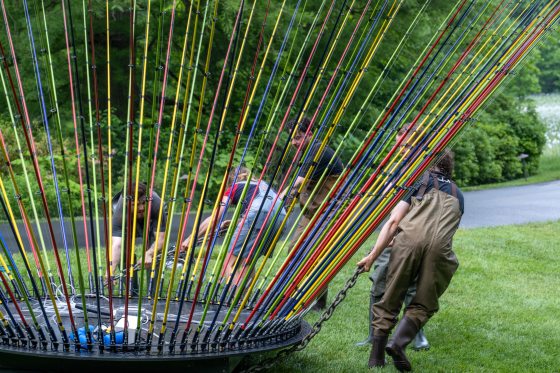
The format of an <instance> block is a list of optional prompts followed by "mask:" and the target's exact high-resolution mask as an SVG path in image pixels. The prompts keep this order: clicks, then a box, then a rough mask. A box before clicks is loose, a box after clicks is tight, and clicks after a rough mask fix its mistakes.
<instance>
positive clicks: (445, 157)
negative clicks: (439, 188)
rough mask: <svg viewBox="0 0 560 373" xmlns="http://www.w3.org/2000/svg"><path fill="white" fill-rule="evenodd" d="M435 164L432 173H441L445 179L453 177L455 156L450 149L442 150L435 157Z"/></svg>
mask: <svg viewBox="0 0 560 373" xmlns="http://www.w3.org/2000/svg"><path fill="white" fill-rule="evenodd" d="M435 158H436V162H435V163H434V165H433V166H432V169H433V170H434V171H439V172H441V173H442V174H443V175H444V176H445V177H446V178H448V179H451V177H452V176H453V167H454V166H455V155H454V154H453V151H451V150H450V149H447V148H445V149H443V150H442V151H441V152H439V154H437V155H436V157H435Z"/></svg>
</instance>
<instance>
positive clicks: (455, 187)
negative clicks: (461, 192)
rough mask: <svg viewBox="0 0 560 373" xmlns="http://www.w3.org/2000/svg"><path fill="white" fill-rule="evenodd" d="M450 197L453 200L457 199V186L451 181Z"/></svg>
mask: <svg viewBox="0 0 560 373" xmlns="http://www.w3.org/2000/svg"><path fill="white" fill-rule="evenodd" d="M451 195H452V196H453V197H455V198H458V197H457V185H456V184H455V183H454V182H453V181H451Z"/></svg>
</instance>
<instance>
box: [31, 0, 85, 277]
mask: <svg viewBox="0 0 560 373" xmlns="http://www.w3.org/2000/svg"><path fill="white" fill-rule="evenodd" d="M23 10H24V13H25V20H26V26H27V37H28V39H29V44H30V49H31V55H32V57H31V60H32V64H33V72H34V74H35V79H36V82H37V90H38V94H39V104H40V109H41V117H42V121H43V126H44V128H45V134H46V135H47V147H48V151H49V156H50V158H51V162H50V163H51V172H52V175H53V182H54V188H55V191H56V203H57V207H58V217H59V219H60V230H61V232H62V242H63V247H64V252H65V254H66V261H67V271H68V278H69V280H70V286H71V287H72V288H73V287H74V279H73V276H72V267H71V266H70V254H69V251H68V243H67V241H66V229H65V224H64V213H63V211H62V203H61V200H60V188H59V186H58V176H57V172H56V166H55V163H54V154H53V149H52V140H51V134H50V128H49V127H50V126H49V119H48V115H47V108H46V103H45V96H44V93H43V84H42V78H41V72H40V70H39V61H38V58H37V53H36V47H35V38H34V36H33V28H32V25H31V19H30V17H29V9H28V5H27V1H26V0H24V1H23Z"/></svg>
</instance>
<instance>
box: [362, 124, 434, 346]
mask: <svg viewBox="0 0 560 373" xmlns="http://www.w3.org/2000/svg"><path fill="white" fill-rule="evenodd" d="M415 130H416V126H415V125H414V124H413V123H406V124H404V125H403V126H402V127H401V128H400V129H399V130H398V131H397V135H396V137H395V141H396V143H397V144H399V143H400V144H399V147H400V149H399V151H403V150H404V149H405V148H407V147H409V145H408V142H409V140H410V138H411V137H412V135H413V134H414V132H415ZM405 136H406V137H405ZM392 187H393V185H390V186H389V187H387V191H386V193H387V192H388V191H389V190H391V188H392ZM392 246H393V243H392V242H391V243H390V244H389V245H387V247H386V248H385V250H383V252H382V253H381V255H379V257H378V258H377V259H376V260H375V262H374V263H373V271H371V273H370V275H369V278H370V280H371V293H370V298H369V328H368V329H369V333H368V337H367V338H366V339H365V340H363V341H361V342H358V343H356V346H358V347H362V346H366V345H368V344H370V343H372V342H373V305H374V304H375V303H377V302H379V301H380V300H381V298H383V295H384V294H385V286H386V284H387V272H388V270H389V259H390V258H391V248H392ZM415 295H416V281H414V282H413V283H412V284H411V285H410V286H409V287H408V290H407V291H406V296H405V298H404V308H406V307H407V306H408V305H409V304H410V302H411V301H412V299H413V298H414V296H415ZM412 347H413V348H414V349H415V350H417V351H418V350H428V349H429V348H430V343H429V342H428V339H427V338H426V335H425V334H424V331H423V330H422V329H420V330H419V331H418V334H417V335H416V337H415V338H414V342H413V343H412Z"/></svg>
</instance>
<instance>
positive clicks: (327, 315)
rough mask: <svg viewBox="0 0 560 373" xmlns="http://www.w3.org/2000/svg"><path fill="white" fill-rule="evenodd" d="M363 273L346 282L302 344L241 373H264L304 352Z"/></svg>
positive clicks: (280, 352) (361, 271)
mask: <svg viewBox="0 0 560 373" xmlns="http://www.w3.org/2000/svg"><path fill="white" fill-rule="evenodd" d="M363 272H364V270H363V268H361V267H358V268H356V271H355V272H354V274H353V275H352V277H350V278H349V279H348V280H347V281H346V284H345V285H344V287H343V288H342V289H341V290H340V291H339V292H338V294H337V295H336V297H335V298H334V301H333V302H332V303H331V305H330V306H329V307H328V308H327V309H326V310H325V311H324V312H323V314H322V315H321V317H320V318H319V320H317V322H315V324H314V325H313V328H312V329H311V332H310V333H309V334H308V335H306V336H305V338H303V339H302V341H301V342H300V343H298V344H296V345H293V346H291V347H289V348H286V349H284V350H281V351H278V353H277V354H276V355H274V356H272V357H270V358H268V359H265V360H263V361H261V362H260V363H258V364H255V365H252V366H250V367H248V368H246V369H243V370H241V372H243V373H253V372H262V371H263V370H267V369H270V368H271V367H272V366H273V365H274V364H275V363H276V362H278V361H280V360H281V359H283V358H284V357H286V356H288V355H290V354H291V353H293V352H295V351H301V350H303V349H304V348H305V347H306V346H307V345H308V344H309V342H310V341H311V340H312V339H313V338H314V337H315V336H316V335H317V334H319V332H320V331H321V328H322V327H323V323H324V322H325V321H327V320H328V319H330V318H331V317H332V315H333V313H334V310H335V309H336V308H337V307H338V305H339V304H340V303H342V301H343V300H344V298H346V293H348V290H350V289H351V288H352V287H354V285H356V281H357V280H358V277H359V276H360V274H362V273H363Z"/></svg>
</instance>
